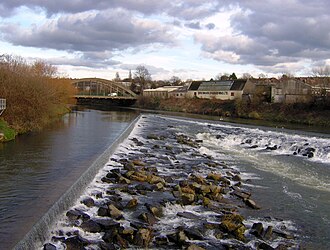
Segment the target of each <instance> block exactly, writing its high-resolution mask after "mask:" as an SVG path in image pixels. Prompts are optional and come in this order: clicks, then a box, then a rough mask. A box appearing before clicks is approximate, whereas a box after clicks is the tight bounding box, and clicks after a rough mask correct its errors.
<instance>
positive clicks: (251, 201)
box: [245, 199, 260, 209]
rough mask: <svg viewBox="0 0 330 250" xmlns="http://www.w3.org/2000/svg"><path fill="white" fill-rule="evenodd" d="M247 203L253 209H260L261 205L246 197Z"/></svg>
mask: <svg viewBox="0 0 330 250" xmlns="http://www.w3.org/2000/svg"><path fill="white" fill-rule="evenodd" d="M245 204H246V205H248V206H249V207H251V208H253V209H260V207H259V206H258V205H257V204H256V203H255V201H253V200H251V199H245Z"/></svg>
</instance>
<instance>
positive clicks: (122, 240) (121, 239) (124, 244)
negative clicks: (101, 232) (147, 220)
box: [115, 234, 129, 249]
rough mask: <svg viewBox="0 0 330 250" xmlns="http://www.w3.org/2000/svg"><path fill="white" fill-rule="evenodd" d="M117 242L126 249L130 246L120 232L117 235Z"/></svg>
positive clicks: (121, 247)
mask: <svg viewBox="0 0 330 250" xmlns="http://www.w3.org/2000/svg"><path fill="white" fill-rule="evenodd" d="M115 242H116V243H117V244H118V245H119V247H120V249H126V248H128V246H129V244H128V242H127V241H126V240H125V239H124V238H123V237H121V236H120V234H117V235H116V236H115Z"/></svg>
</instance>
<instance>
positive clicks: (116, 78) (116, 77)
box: [114, 72, 120, 82]
mask: <svg viewBox="0 0 330 250" xmlns="http://www.w3.org/2000/svg"><path fill="white" fill-rule="evenodd" d="M114 81H115V82H120V76H119V73H118V72H116V76H115V79H114Z"/></svg>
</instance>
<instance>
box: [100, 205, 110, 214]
mask: <svg viewBox="0 0 330 250" xmlns="http://www.w3.org/2000/svg"><path fill="white" fill-rule="evenodd" d="M97 215H98V216H108V215H109V209H108V208H107V207H104V206H102V207H99V209H98V210H97Z"/></svg>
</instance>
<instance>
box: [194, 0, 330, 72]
mask: <svg viewBox="0 0 330 250" xmlns="http://www.w3.org/2000/svg"><path fill="white" fill-rule="evenodd" d="M234 2H236V4H237V5H236V6H238V7H239V9H240V11H239V12H238V13H237V14H236V15H233V16H232V17H231V27H232V28H233V30H234V32H233V35H231V36H225V37H223V36H220V35H218V34H213V35H210V36H205V34H203V33H201V34H198V33H197V34H196V35H195V41H196V42H198V43H201V44H202V51H203V52H204V55H206V56H208V57H210V58H213V59H215V60H219V61H225V62H231V63H238V64H252V65H257V66H260V67H261V66H265V68H266V69H268V67H271V66H273V67H274V69H275V68H277V69H276V71H283V68H285V65H284V63H287V64H288V65H290V63H291V65H292V64H293V63H298V62H299V61H303V60H311V61H317V60H324V59H326V58H329V57H330V26H329V25H328V24H329V23H330V5H329V3H328V1H326V0H323V1H321V0H317V1H315V2H314V1H307V0H297V1H287V2H285V3H284V2H282V1H274V0H265V1H259V0H249V1H232V3H234ZM275 66H276V67H275ZM296 68H298V66H297V67H296Z"/></svg>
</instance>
